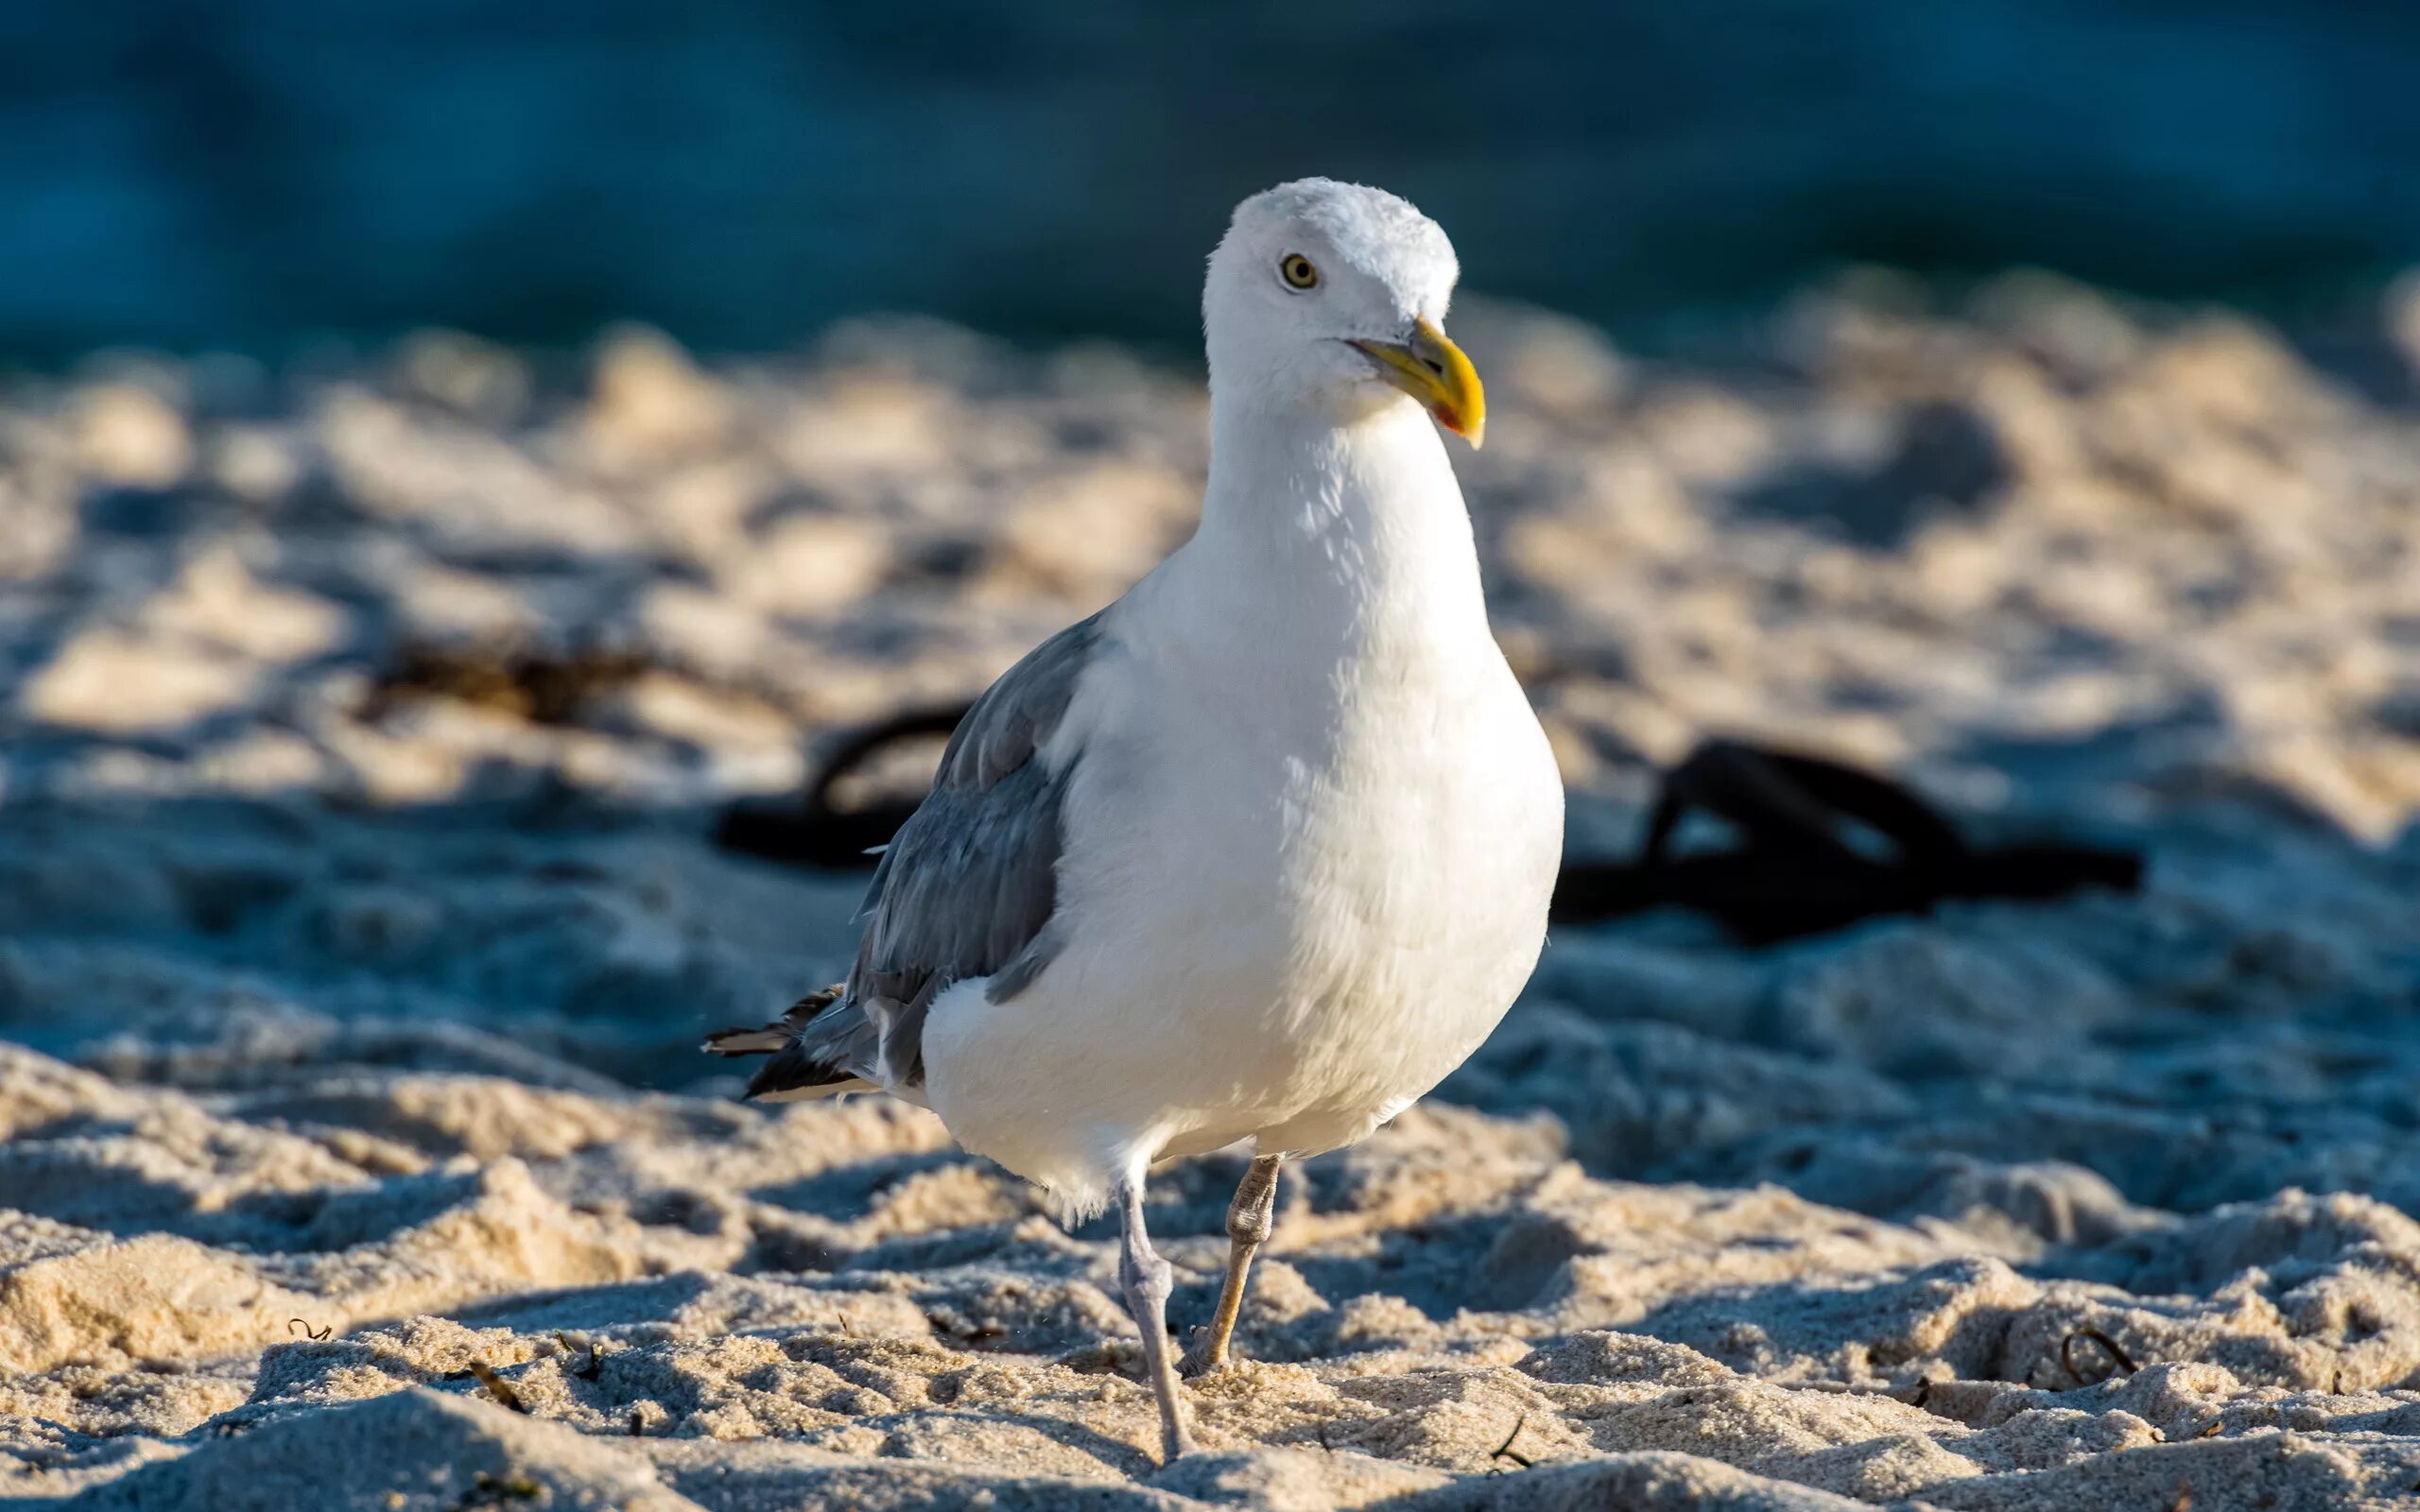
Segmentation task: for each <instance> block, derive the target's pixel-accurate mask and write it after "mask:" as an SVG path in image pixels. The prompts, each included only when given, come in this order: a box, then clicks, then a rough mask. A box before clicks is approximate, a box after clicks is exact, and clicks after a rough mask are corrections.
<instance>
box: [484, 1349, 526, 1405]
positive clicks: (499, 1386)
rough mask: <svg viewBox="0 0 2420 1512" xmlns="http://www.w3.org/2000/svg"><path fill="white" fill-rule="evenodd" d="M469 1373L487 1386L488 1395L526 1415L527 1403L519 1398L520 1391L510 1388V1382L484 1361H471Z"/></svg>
mask: <svg viewBox="0 0 2420 1512" xmlns="http://www.w3.org/2000/svg"><path fill="white" fill-rule="evenodd" d="M471 1374H472V1375H474V1376H476V1377H477V1378H478V1382H479V1384H480V1385H482V1386H485V1387H486V1388H487V1392H488V1395H489V1396H491V1397H493V1398H494V1399H495V1400H497V1401H499V1402H501V1403H502V1404H503V1405H505V1406H506V1407H509V1408H510V1409H511V1410H512V1411H514V1412H517V1413H520V1414H522V1415H524V1416H525V1417H526V1416H527V1414H528V1411H529V1404H528V1403H527V1402H526V1401H523V1400H521V1393H519V1392H517V1391H515V1390H513V1389H512V1383H510V1382H509V1381H507V1380H505V1379H504V1377H502V1376H500V1375H497V1374H496V1373H495V1372H494V1371H493V1370H492V1369H490V1368H489V1367H488V1364H487V1362H486V1361H484V1360H474V1361H472V1362H471Z"/></svg>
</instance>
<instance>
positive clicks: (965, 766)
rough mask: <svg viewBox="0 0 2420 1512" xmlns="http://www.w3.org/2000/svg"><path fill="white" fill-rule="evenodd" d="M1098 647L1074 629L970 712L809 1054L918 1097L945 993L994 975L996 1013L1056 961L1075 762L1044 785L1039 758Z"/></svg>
mask: <svg viewBox="0 0 2420 1512" xmlns="http://www.w3.org/2000/svg"><path fill="white" fill-rule="evenodd" d="M1099 641H1100V616H1099V615H1098V614H1096V615H1094V616H1092V617H1091V618H1090V619H1086V620H1082V621H1080V622H1078V623H1077V624H1075V625H1071V626H1069V627H1067V628H1065V629H1063V630H1062V631H1060V632H1059V633H1058V634H1057V635H1054V636H1052V637H1051V638H1050V639H1049V640H1047V641H1045V642H1043V643H1042V644H1040V645H1038V646H1036V647H1034V649H1033V650H1032V651H1031V652H1029V653H1028V654H1027V656H1026V658H1025V659H1024V660H1023V661H1021V662H1018V663H1017V664H1016V665H1015V666H1012V667H1011V668H1010V669H1009V670H1008V671H1007V672H1005V673H1003V674H1001V676H1000V679H999V680H998V681H997V682H994V683H993V684H992V686H991V688H990V689H989V690H988V691H987V692H985V694H984V695H983V696H982V697H980V698H978V699H977V700H976V702H975V707H974V708H972V709H970V710H969V711H967V714H966V717H965V719H964V720H962V721H960V722H959V727H958V730H957V732H956V733H954V734H953V735H951V736H950V741H949V748H948V749H947V750H946V751H944V752H943V753H942V764H941V769H940V771H939V772H938V773H936V774H935V776H934V779H933V790H932V792H931V793H930V794H929V795H928V796H927V797H926V798H925V801H924V803H923V804H922V805H921V806H920V807H918V809H917V810H916V812H915V814H914V815H913V816H910V817H909V819H908V822H907V823H906V824H905V825H903V826H901V827H900V831H899V833H897V834H896V835H894V836H893V837H892V838H891V842H890V848H889V849H888V850H886V851H884V852H883V855H882V862H881V864H880V865H879V866H877V867H876V868H874V874H873V886H872V888H871V889H870V890H869V891H868V893H867V895H866V907H865V912H866V915H867V919H866V930H865V937H864V939H863V941H862V942H861V943H860V944H859V946H858V948H857V960H856V967H855V968H854V969H853V970H852V971H851V972H850V974H849V985H848V998H847V1001H846V1002H845V1003H844V1004H842V1005H840V1008H841V1011H835V1012H829V1013H823V1014H820V1015H818V1016H817V1017H816V1018H815V1019H814V1020H813V1021H812V1022H809V1023H808V1024H807V1025H806V1027H805V1029H804V1031H803V1032H802V1034H801V1036H800V1039H799V1043H798V1048H799V1049H800V1050H801V1051H802V1052H803V1053H804V1054H805V1055H807V1056H809V1057H813V1058H815V1059H818V1060H821V1061H823V1062H824V1063H826V1064H830V1065H833V1066H835V1067H837V1068H839V1069H844V1070H847V1071H849V1072H851V1073H852V1074H856V1075H861V1076H864V1077H866V1078H868V1079H869V1080H873V1081H878V1082H887V1083H889V1084H890V1085H892V1086H907V1087H914V1086H921V1085H923V1083H924V1079H925V1055H924V1029H925V1014H926V1013H927V1012H928V1011H929V1010H930V1009H931V1007H932V1004H933V999H934V998H936V997H937V996H939V995H940V994H941V992H942V989H944V988H947V987H949V986H950V985H951V984H952V983H956V982H962V981H965V980H967V979H969V978H971V977H983V976H988V977H990V978H991V979H992V982H991V986H990V988H988V989H987V990H988V991H989V994H990V996H991V998H992V1000H993V1001H994V1002H1005V1001H1006V1000H1008V999H1009V998H1011V997H1014V996H1015V995H1016V994H1017V993H1018V992H1020V991H1022V990H1024V989H1025V988H1026V987H1027V986H1028V985H1029V984H1030V983H1031V982H1032V981H1033V979H1034V978H1035V977H1036V976H1039V975H1040V974H1041V972H1042V970H1043V968H1044V967H1046V966H1047V965H1048V964H1049V962H1050V958H1051V957H1052V956H1053V955H1055V954H1057V953H1058V949H1059V937H1058V936H1057V935H1056V934H1055V933H1054V932H1053V931H1052V929H1051V917H1052V913H1053V911H1054V910H1055V908H1056V907H1057V904H1058V893H1059V885H1058V884H1059V878H1058V867H1059V853H1060V843H1061V834H1060V805H1061V802H1062V799H1063V797H1064V794H1065V791H1066V783H1067V779H1068V777H1069V776H1070V774H1071V773H1072V772H1073V771H1074V768H1075V763H1074V762H1073V761H1070V762H1068V763H1066V764H1065V765H1063V766H1062V767H1061V768H1060V770H1058V771H1057V772H1050V771H1047V770H1046V769H1045V767H1044V765H1043V763H1041V762H1040V761H1038V760H1036V759H1035V756H1036V752H1038V751H1039V750H1040V748H1041V747H1042V746H1043V745H1045V744H1046V743H1047V742H1048V740H1049V739H1050V736H1051V734H1052V732H1053V731H1055V730H1057V729H1058V728H1059V722H1060V720H1061V719H1062V718H1063V717H1064V716H1065V714H1066V712H1067V702H1068V700H1069V698H1071V697H1072V696H1074V694H1075V687H1076V681H1077V679H1079V678H1080V677H1081V676H1082V674H1083V672H1084V669H1085V668H1086V667H1087V666H1088V665H1090V664H1091V660H1092V655H1093V652H1094V649H1095V648H1096V646H1097V645H1098V644H1099ZM850 1009H854V1010H855V1011H847V1010H850Z"/></svg>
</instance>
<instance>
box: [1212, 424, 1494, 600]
mask: <svg viewBox="0 0 2420 1512" xmlns="http://www.w3.org/2000/svg"><path fill="white" fill-rule="evenodd" d="M1178 556H1179V558H1188V559H1185V560H1183V561H1182V563H1180V561H1178V560H1171V562H1170V563H1169V565H1170V567H1171V568H1179V567H1180V566H1182V567H1183V568H1188V569H1196V570H1193V571H1188V572H1185V573H1184V576H1186V577H1187V578H1189V579H1191V581H1189V582H1188V583H1187V584H1186V585H1185V586H1186V587H1187V588H1188V589H1189V590H1198V591H1200V592H1201V593H1204V594H1212V595H1215V594H1219V593H1222V592H1223V593H1235V594H1239V595H1242V597H1243V599H1244V600H1245V601H1246V602H1248V603H1249V605H1250V606H1251V608H1250V611H1251V612H1253V613H1256V614H1259V615H1263V616H1267V615H1270V614H1272V613H1274V614H1278V615H1281V616H1283V617H1284V618H1285V619H1287V620H1288V621H1293V622H1294V623H1293V625H1292V628H1293V629H1294V630H1296V631H1301V632H1310V633H1317V632H1318V631H1319V630H1321V629H1322V628H1324V629H1327V630H1328V631H1330V632H1331V633H1333V634H1337V635H1340V636H1344V637H1347V638H1351V639H1356V640H1363V639H1368V638H1371V637H1380V638H1393V637H1394V636H1397V635H1401V634H1413V635H1416V636H1422V638H1425V635H1424V634H1423V632H1435V633H1443V634H1447V635H1454V634H1466V633H1467V632H1468V631H1469V630H1470V628H1471V627H1472V625H1473V624H1474V622H1476V624H1477V625H1478V627H1481V633H1484V626H1485V624H1486V618H1487V615H1486V606H1485V603H1484V601H1483V599H1482V598H1481V596H1480V592H1479V578H1478V552H1477V549H1476V548H1475V546H1474V545H1473V542H1472V538H1471V522H1470V514H1469V511H1468V509H1467V508H1466V507H1464V505H1463V503H1462V490H1461V485H1460V484H1458V483H1457V482H1456V481H1455V478H1454V471H1453V467H1452V465H1451V463H1450V462H1448V461H1447V459H1446V455H1445V448H1444V443H1443V440H1442V439H1440V438H1439V437H1438V434H1437V429H1436V427H1435V425H1434V424H1433V423H1431V421H1429V419H1428V417H1427V415H1426V413H1425V412H1423V411H1422V409H1421V408H1420V406H1419V405H1417V404H1413V403H1412V402H1411V401H1410V400H1409V399H1396V398H1392V397H1390V399H1389V400H1388V401H1387V402H1384V403H1381V404H1376V405H1374V407H1372V408H1371V409H1369V410H1367V411H1365V412H1363V413H1361V414H1359V415H1356V416H1352V417H1349V418H1345V419H1343V420H1342V421H1341V422H1340V420H1339V419H1338V418H1337V417H1334V416H1328V415H1321V414H1318V413H1315V412H1305V411H1303V410H1299V409H1295V408H1291V407H1288V408H1286V409H1283V410H1280V409H1272V408H1270V407H1265V406H1262V405H1258V404H1253V403H1251V402H1249V401H1236V400H1231V399H1229V398H1227V397H1226V396H1224V395H1221V394H1219V393H1218V392H1217V391H1216V390H1215V389H1214V391H1213V393H1212V398H1211V405H1210V482H1209V487H1208V489H1207V490H1205V492H1204V494H1203V497H1202V503H1201V528H1200V529H1199V530H1198V531H1197V532H1196V534H1195V536H1194V539H1193V540H1192V541H1191V542H1189V543H1188V544H1187V545H1186V546H1185V548H1184V551H1182V552H1180V553H1179V554H1178ZM1236 609H1237V611H1238V612H1242V611H1245V604H1244V603H1238V604H1237V605H1236Z"/></svg>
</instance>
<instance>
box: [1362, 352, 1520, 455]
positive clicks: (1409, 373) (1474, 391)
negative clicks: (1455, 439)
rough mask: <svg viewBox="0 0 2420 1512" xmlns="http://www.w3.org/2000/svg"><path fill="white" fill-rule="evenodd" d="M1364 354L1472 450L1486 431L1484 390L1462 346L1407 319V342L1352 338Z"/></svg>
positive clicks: (1393, 383)
mask: <svg viewBox="0 0 2420 1512" xmlns="http://www.w3.org/2000/svg"><path fill="white" fill-rule="evenodd" d="M1353 345H1354V346H1355V347H1357V348H1358V349H1359V350H1360V352H1361V353H1362V354H1363V355H1364V356H1367V357H1368V358H1369V359H1370V360H1371V361H1372V362H1374V363H1376V364H1377V365H1378V376H1379V377H1381V378H1384V379H1385V380H1386V381H1387V382H1389V383H1391V384H1392V385H1394V386H1395V387H1397V388H1400V389H1402V390H1403V391H1404V392H1405V393H1407V394H1409V395H1410V396H1411V397H1412V398H1414V399H1417V400H1419V401H1420V404H1421V407H1422V408H1424V409H1426V410H1427V411H1428V413H1429V414H1431V415H1434V416H1435V417H1437V423H1438V424H1440V425H1443V426H1444V427H1445V428H1446V429H1447V430H1449V431H1452V432H1453V433H1454V434H1455V435H1457V436H1459V437H1461V438H1463V439H1464V440H1466V441H1468V442H1470V443H1471V447H1472V449H1473V450H1474V451H1476V450H1477V449H1478V445H1479V443H1480V441H1481V440H1482V439H1484V438H1485V437H1486V435H1487V391H1486V390H1485V389H1484V388H1482V387H1480V386H1479V381H1478V369H1476V368H1474V367H1472V366H1471V359H1470V358H1468V357H1465V356H1463V355H1462V349H1461V348H1460V347H1458V346H1456V345H1454V344H1453V343H1452V342H1450V341H1448V340H1446V339H1445V333H1444V332H1443V331H1440V330H1438V329H1437V328H1436V327H1435V326H1433V325H1430V324H1429V323H1428V322H1427V321H1426V320H1425V319H1420V320H1414V321H1413V322H1412V323H1411V339H1410V340H1409V341H1356V342H1354V343H1353Z"/></svg>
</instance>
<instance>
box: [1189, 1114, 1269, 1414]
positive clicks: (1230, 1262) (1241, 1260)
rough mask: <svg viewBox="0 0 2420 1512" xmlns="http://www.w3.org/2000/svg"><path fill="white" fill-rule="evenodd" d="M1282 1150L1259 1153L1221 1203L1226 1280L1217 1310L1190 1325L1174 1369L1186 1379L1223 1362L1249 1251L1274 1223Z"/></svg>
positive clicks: (1248, 1272)
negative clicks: (1187, 1344)
mask: <svg viewBox="0 0 2420 1512" xmlns="http://www.w3.org/2000/svg"><path fill="white" fill-rule="evenodd" d="M1285 1160H1286V1158H1285V1157H1284V1156H1282V1155H1264V1156H1262V1157H1260V1159H1258V1160H1254V1161H1253V1162H1252V1169H1251V1170H1249V1171H1246V1172H1245V1173H1244V1178H1243V1179H1242V1180H1241V1181H1239V1182H1237V1183H1236V1200H1235V1201H1233V1202H1231V1203H1229V1204H1227V1243H1228V1247H1227V1282H1226V1284H1225V1285H1224V1286H1221V1287H1220V1288H1219V1311H1217V1312H1216V1313H1213V1314H1210V1324H1209V1326H1208V1327H1207V1328H1200V1329H1196V1330H1194V1331H1193V1348H1191V1349H1187V1350H1185V1351H1184V1363H1183V1364H1182V1365H1180V1366H1178V1367H1177V1368H1178V1370H1179V1371H1180V1372H1182V1373H1183V1375H1184V1378H1185V1379H1186V1380H1188V1381H1190V1380H1192V1379H1193V1378H1194V1377H1195V1376H1206V1375H1208V1374H1209V1373H1210V1372H1211V1371H1213V1370H1216V1369H1219V1367H1220V1366H1224V1365H1225V1364H1226V1363H1227V1341H1228V1340H1229V1339H1230V1338H1232V1337H1234V1336H1235V1332H1236V1314H1238V1313H1241V1312H1242V1311H1243V1307H1244V1282H1245V1280H1247V1279H1249V1278H1250V1277H1251V1275H1252V1257H1253V1251H1255V1250H1257V1249H1259V1248H1260V1246H1262V1245H1264V1244H1266V1243H1268V1241H1269V1235H1270V1232H1271V1229H1274V1228H1275V1227H1276V1217H1275V1215H1276V1211H1277V1167H1278V1166H1279V1165H1281V1164H1282V1163H1284V1161H1285Z"/></svg>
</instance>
